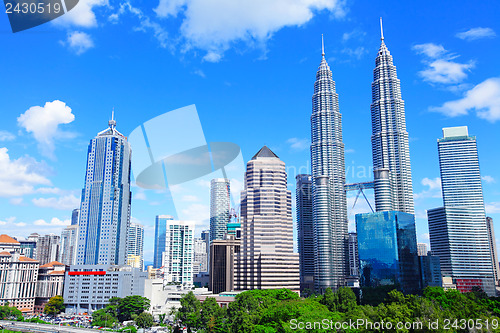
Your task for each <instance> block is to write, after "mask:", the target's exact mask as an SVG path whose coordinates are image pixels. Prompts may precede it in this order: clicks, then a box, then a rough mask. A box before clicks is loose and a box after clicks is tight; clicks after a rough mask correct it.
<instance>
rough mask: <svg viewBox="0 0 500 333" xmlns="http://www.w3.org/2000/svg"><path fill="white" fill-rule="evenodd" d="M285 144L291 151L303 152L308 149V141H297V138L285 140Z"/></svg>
mask: <svg viewBox="0 0 500 333" xmlns="http://www.w3.org/2000/svg"><path fill="white" fill-rule="evenodd" d="M286 143H288V144H289V145H290V148H291V149H293V150H297V151H300V150H304V149H307V148H309V140H308V139H305V138H304V139H299V138H290V139H288V140H286Z"/></svg>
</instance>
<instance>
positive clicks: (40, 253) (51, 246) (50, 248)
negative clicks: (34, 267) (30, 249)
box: [36, 234, 61, 265]
mask: <svg viewBox="0 0 500 333" xmlns="http://www.w3.org/2000/svg"><path fill="white" fill-rule="evenodd" d="M36 251H37V254H36V260H38V262H39V263H40V265H45V264H47V263H49V262H52V261H60V260H61V238H60V237H59V236H56V235H54V234H50V235H45V236H40V237H38V240H37V243H36Z"/></svg>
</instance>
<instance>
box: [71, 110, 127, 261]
mask: <svg viewBox="0 0 500 333" xmlns="http://www.w3.org/2000/svg"><path fill="white" fill-rule="evenodd" d="M108 125H109V128H108V129H106V130H104V131H102V132H100V133H99V134H97V136H96V137H95V138H94V139H92V140H91V141H90V144H89V148H88V155H87V172H86V174H85V187H84V189H83V191H82V199H81V206H80V218H79V236H78V251H77V256H76V262H77V264H78V265H97V264H115V265H125V263H126V260H127V232H128V228H129V224H130V200H131V195H130V161H131V160H130V157H131V148H130V144H129V143H128V142H127V138H126V137H125V136H124V135H122V134H121V133H120V132H118V131H117V130H116V121H115V120H114V119H113V117H112V119H111V120H110V121H109V123H108Z"/></svg>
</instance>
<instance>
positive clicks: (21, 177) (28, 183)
mask: <svg viewBox="0 0 500 333" xmlns="http://www.w3.org/2000/svg"><path fill="white" fill-rule="evenodd" d="M47 173H48V167H47V165H46V164H45V163H43V162H37V161H36V160H35V159H33V158H31V157H27V156H26V157H21V158H18V159H13V160H11V159H10V156H9V154H8V149H7V148H0V197H19V196H22V195H25V194H30V193H33V192H34V191H35V186H37V185H50V184H51V183H50V180H49V179H48V178H47V177H46V176H47Z"/></svg>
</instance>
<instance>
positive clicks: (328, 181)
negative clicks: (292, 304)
mask: <svg viewBox="0 0 500 333" xmlns="http://www.w3.org/2000/svg"><path fill="white" fill-rule="evenodd" d="M380 39H381V42H382V45H381V48H383V50H382V51H379V52H378V54H377V58H376V61H375V64H376V66H375V69H374V80H373V83H372V103H371V106H370V110H371V119H372V136H371V141H372V155H373V166H374V190H375V207H376V209H377V211H393V210H394V211H401V212H406V213H413V212H414V208H413V188H412V181H411V168H410V156H409V145H408V132H407V131H406V120H405V111H404V101H403V100H402V99H401V89H400V82H399V79H398V78H397V75H396V67H395V66H394V65H393V62H392V56H391V55H390V53H389V52H388V50H387V48H386V46H385V43H384V32H383V28H382V19H380ZM321 56H322V60H321V64H320V66H319V68H318V72H317V74H316V82H315V83H314V94H313V97H312V115H311V167H312V174H311V176H312V177H311V178H312V210H313V214H312V215H313V235H314V236H313V242H314V266H315V267H314V271H315V272H314V284H315V289H316V291H318V292H321V293H323V292H324V291H325V290H326V289H327V288H332V289H334V290H335V289H337V288H339V287H341V286H344V285H345V276H346V275H348V273H347V271H346V266H347V265H346V262H347V253H348V251H347V245H346V241H345V240H346V239H347V234H348V218H347V200H346V191H345V184H346V175H345V157H344V143H343V139H342V114H341V113H340V110H339V103H338V95H337V93H336V89H335V81H333V78H332V72H331V70H330V66H329V65H328V63H327V62H326V60H325V48H324V38H323V35H321ZM354 181H356V182H366V179H358V180H354Z"/></svg>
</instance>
